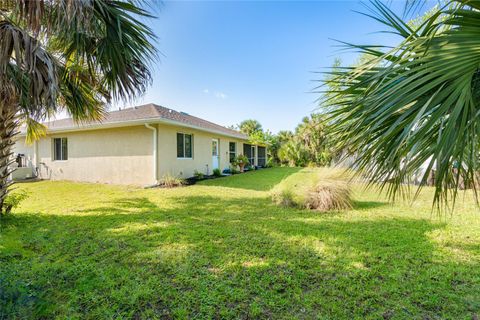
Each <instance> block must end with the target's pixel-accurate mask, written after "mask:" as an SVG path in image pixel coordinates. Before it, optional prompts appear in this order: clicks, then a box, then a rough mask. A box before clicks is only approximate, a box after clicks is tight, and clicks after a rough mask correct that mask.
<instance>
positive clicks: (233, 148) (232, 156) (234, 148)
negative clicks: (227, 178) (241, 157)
mask: <svg viewBox="0 0 480 320" xmlns="http://www.w3.org/2000/svg"><path fill="white" fill-rule="evenodd" d="M228 151H229V153H230V163H232V162H233V160H235V157H236V156H237V144H236V143H235V142H230V143H229V144H228Z"/></svg>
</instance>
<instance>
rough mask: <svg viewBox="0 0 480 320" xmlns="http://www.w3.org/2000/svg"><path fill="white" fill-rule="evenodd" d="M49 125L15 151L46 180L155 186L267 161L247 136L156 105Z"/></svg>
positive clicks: (263, 151) (29, 168) (20, 139)
mask: <svg viewBox="0 0 480 320" xmlns="http://www.w3.org/2000/svg"><path fill="white" fill-rule="evenodd" d="M45 125H46V127H47V135H46V136H45V137H43V138H41V139H40V140H38V141H36V142H34V143H33V144H32V145H28V144H26V143H25V135H26V134H25V132H24V131H23V132H21V133H20V135H19V136H18V140H17V141H16V143H15V146H14V153H15V156H16V157H17V162H18V164H19V166H20V167H23V168H21V170H23V174H25V170H27V171H30V173H31V175H33V176H36V177H39V178H41V179H51V180H72V181H85V182H99V183H114V184H133V185H153V184H156V183H158V181H160V180H161V179H162V177H164V176H167V175H173V176H178V177H181V178H189V177H192V176H193V175H194V172H195V171H198V172H201V173H203V174H212V172H213V170H214V169H217V168H218V169H220V170H223V169H225V168H229V167H230V162H231V160H232V159H233V158H235V156H237V155H238V154H244V155H246V156H247V157H248V158H249V159H250V163H251V164H252V165H255V166H259V167H262V166H265V165H266V161H267V158H266V154H267V153H266V148H265V147H264V146H257V145H252V144H249V142H248V137H247V136H246V135H244V134H242V133H240V132H238V131H235V130H231V129H228V128H225V127H223V126H220V125H218V124H215V123H212V122H209V121H207V120H203V119H200V118H197V117H194V116H191V115H189V114H187V113H184V112H178V111H175V110H172V109H168V108H165V107H162V106H158V105H155V104H146V105H142V106H138V107H133V108H127V109H123V110H119V111H113V112H109V113H108V114H107V115H106V117H105V119H104V120H103V121H101V122H89V123H83V124H76V123H74V122H73V121H72V119H62V120H56V121H52V122H48V123H46V124H45ZM19 169H20V168H19ZM26 176H28V174H27V175H26Z"/></svg>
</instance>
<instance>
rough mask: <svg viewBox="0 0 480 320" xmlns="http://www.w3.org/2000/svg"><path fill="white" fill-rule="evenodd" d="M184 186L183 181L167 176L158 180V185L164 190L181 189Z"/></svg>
mask: <svg viewBox="0 0 480 320" xmlns="http://www.w3.org/2000/svg"><path fill="white" fill-rule="evenodd" d="M184 184H185V180H183V179H181V178H178V177H175V176H172V175H169V174H167V175H165V176H163V178H162V179H161V180H160V185H161V186H164V187H166V188H175V187H181V186H183V185H184Z"/></svg>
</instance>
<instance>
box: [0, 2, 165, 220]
mask: <svg viewBox="0 0 480 320" xmlns="http://www.w3.org/2000/svg"><path fill="white" fill-rule="evenodd" d="M135 3H136V2H135V1H133V0H131V1H128V0H124V1H121V0H119V1H109V0H83V1H76V0H63V1H60V0H58V1H45V0H36V1H31V0H13V1H12V0H0V211H2V210H3V209H4V208H3V207H4V200H5V198H6V196H7V194H8V190H9V189H8V187H9V185H10V184H11V182H9V181H8V177H9V175H10V173H11V169H9V168H10V165H11V164H12V162H13V161H12V151H11V148H12V146H13V144H14V138H15V135H16V134H17V133H18V129H19V126H20V124H21V123H25V124H26V126H27V134H28V137H29V138H30V139H31V138H36V137H38V136H39V135H41V134H42V131H43V130H42V128H43V127H42V126H41V125H40V124H39V122H40V121H42V120H44V119H46V118H47V117H48V116H51V115H54V114H55V113H56V112H58V111H61V110H66V111H67V113H69V114H70V115H71V116H72V117H73V119H74V120H75V121H87V120H99V119H101V118H102V116H103V115H104V113H105V111H106V110H105V103H109V102H111V101H112V100H129V99H132V98H133V97H134V96H136V95H138V94H141V93H143V92H144V91H145V89H146V87H147V85H148V84H149V83H150V81H151V74H150V69H149V63H150V62H151V61H152V58H153V57H155V54H156V51H155V48H154V46H153V45H152V44H151V42H152V40H153V39H154V35H153V32H152V30H151V29H150V28H149V27H148V26H146V25H145V24H144V23H142V22H141V21H140V20H139V19H141V18H144V17H151V15H150V14H149V13H148V12H147V11H145V10H144V9H142V8H140V7H138V6H136V4H135ZM43 129H44V128H43Z"/></svg>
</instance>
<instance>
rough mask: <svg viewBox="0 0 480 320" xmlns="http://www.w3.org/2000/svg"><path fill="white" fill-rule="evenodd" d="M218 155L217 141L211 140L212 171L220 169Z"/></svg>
mask: <svg viewBox="0 0 480 320" xmlns="http://www.w3.org/2000/svg"><path fill="white" fill-rule="evenodd" d="M218 154H219V153H218V139H212V170H213V169H219V168H220V159H219V157H218Z"/></svg>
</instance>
